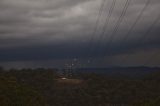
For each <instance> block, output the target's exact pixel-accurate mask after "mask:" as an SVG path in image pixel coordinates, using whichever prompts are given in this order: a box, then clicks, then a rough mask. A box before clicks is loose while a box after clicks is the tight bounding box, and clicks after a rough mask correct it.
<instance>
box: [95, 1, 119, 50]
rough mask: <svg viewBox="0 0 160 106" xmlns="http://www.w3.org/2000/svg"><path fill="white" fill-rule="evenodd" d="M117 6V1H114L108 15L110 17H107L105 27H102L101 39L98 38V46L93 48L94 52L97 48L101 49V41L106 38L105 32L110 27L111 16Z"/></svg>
mask: <svg viewBox="0 0 160 106" xmlns="http://www.w3.org/2000/svg"><path fill="white" fill-rule="evenodd" d="M115 5H116V0H113V1H112V4H111V6H110V8H109V13H108V15H107V17H106V20H105V23H104V26H103V27H102V32H101V34H100V36H99V38H97V42H96V44H95V45H94V46H93V47H94V48H93V50H95V48H96V49H98V48H99V45H100V40H101V39H103V37H104V33H105V31H106V28H107V27H108V24H109V21H110V18H111V16H112V13H113V10H114V8H115ZM98 50H99V49H98Z"/></svg>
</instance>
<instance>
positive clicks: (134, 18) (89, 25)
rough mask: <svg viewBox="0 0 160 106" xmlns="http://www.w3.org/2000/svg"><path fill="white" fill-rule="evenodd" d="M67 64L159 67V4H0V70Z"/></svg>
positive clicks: (50, 0) (95, 0) (13, 0)
mask: <svg viewBox="0 0 160 106" xmlns="http://www.w3.org/2000/svg"><path fill="white" fill-rule="evenodd" d="M114 1H115V2H114ZM114 3H115V5H114ZM101 7H103V9H102V11H101V10H100V8H101ZM98 17H99V18H98ZM97 19H98V20H99V21H97ZM96 27H97V28H96ZM103 31H104V33H103ZM73 60H74V61H75V60H76V66H77V67H110V66H143V65H145V66H160V0H105V2H104V0H0V66H4V67H6V68H8V67H14V68H23V67H33V68H34V67H64V65H65V64H67V63H70V62H71V61H73Z"/></svg>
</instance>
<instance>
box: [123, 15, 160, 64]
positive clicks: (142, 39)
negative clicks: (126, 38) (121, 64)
mask: <svg viewBox="0 0 160 106" xmlns="http://www.w3.org/2000/svg"><path fill="white" fill-rule="evenodd" d="M159 20H160V15H159V16H158V17H157V18H156V19H155V20H154V21H153V22H152V24H151V25H150V26H149V28H148V29H147V30H146V32H145V33H144V34H143V35H142V36H141V37H140V38H139V39H138V40H137V42H136V45H135V46H136V47H138V46H140V45H141V44H142V45H143V44H144V43H145V40H146V38H147V37H148V36H149V33H150V32H151V31H152V30H153V28H154V27H155V25H156V24H157V23H158V21H159ZM127 58H128V56H126V57H125V58H124V61H126V60H127Z"/></svg>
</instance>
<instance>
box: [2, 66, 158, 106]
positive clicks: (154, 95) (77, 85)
mask: <svg viewBox="0 0 160 106" xmlns="http://www.w3.org/2000/svg"><path fill="white" fill-rule="evenodd" d="M110 69H111V68H110ZM116 69H117V71H114V73H113V74H110V73H106V74H105V75H104V74H101V73H98V72H99V71H98V72H97V73H95V71H93V72H92V71H91V70H90V71H89V72H87V73H77V74H76V73H75V74H72V76H69V77H68V78H66V76H62V75H61V74H59V72H58V70H56V69H43V68H38V69H21V70H16V69H11V70H3V69H2V68H1V70H0V89H1V90H0V94H1V95H0V104H1V106H159V105H160V77H159V76H160V68H147V67H145V68H144V69H145V70H143V71H142V72H140V71H138V72H136V74H137V75H142V73H145V72H144V71H146V73H145V74H143V76H141V77H140V78H137V77H135V78H133V76H132V78H130V74H128V75H126V74H125V75H126V76H128V77H124V75H123V73H124V71H125V72H127V71H129V73H130V72H131V71H134V70H131V69H134V68H133V67H132V68H123V70H122V68H120V69H119V70H118V68H116ZM135 69H137V70H139V69H142V68H137V67H136V68H135ZM151 69H152V70H151ZM83 70H84V69H83ZM73 71H74V70H73ZM111 71H112V70H111ZM147 71H149V72H147ZM119 73H122V74H119ZM131 73H134V72H131ZM117 75H118V76H117ZM107 76H109V77H107Z"/></svg>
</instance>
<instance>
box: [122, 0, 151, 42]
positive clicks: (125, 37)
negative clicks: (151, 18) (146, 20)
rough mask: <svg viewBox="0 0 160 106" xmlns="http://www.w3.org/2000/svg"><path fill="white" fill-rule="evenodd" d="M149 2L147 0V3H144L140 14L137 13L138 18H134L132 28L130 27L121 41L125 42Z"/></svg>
mask: <svg viewBox="0 0 160 106" xmlns="http://www.w3.org/2000/svg"><path fill="white" fill-rule="evenodd" d="M150 1H151V0H147V2H146V3H145V5H144V7H143V8H142V10H141V12H140V13H139V15H138V17H137V18H136V20H135V22H134V23H133V24H132V26H131V27H130V29H129V30H128V32H127V33H126V34H125V36H124V39H123V41H127V39H128V37H129V36H130V34H131V32H132V30H133V29H134V28H135V26H136V25H137V23H138V21H139V20H140V19H141V17H142V15H143V13H144V11H145V10H146V9H147V7H148V6H149V4H150Z"/></svg>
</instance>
